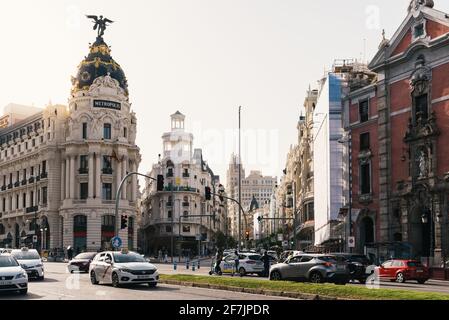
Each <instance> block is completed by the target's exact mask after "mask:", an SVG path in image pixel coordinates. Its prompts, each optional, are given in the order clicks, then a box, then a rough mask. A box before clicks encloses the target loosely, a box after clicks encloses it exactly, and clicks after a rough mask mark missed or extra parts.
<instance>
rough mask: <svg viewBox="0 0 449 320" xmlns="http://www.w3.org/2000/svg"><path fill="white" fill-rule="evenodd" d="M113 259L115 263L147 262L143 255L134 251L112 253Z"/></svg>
mask: <svg viewBox="0 0 449 320" xmlns="http://www.w3.org/2000/svg"><path fill="white" fill-rule="evenodd" d="M114 261H115V262H116V263H127V262H147V261H146V260H145V258H144V257H142V256H141V255H139V254H135V253H127V254H124V253H114Z"/></svg>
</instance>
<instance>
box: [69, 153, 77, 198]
mask: <svg viewBox="0 0 449 320" xmlns="http://www.w3.org/2000/svg"><path fill="white" fill-rule="evenodd" d="M75 167H76V165H75V156H71V157H70V199H75V186H76V185H75V170H76V169H75Z"/></svg>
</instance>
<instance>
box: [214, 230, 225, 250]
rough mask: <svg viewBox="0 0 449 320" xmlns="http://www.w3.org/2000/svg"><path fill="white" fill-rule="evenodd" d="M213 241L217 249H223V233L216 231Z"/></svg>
mask: <svg viewBox="0 0 449 320" xmlns="http://www.w3.org/2000/svg"><path fill="white" fill-rule="evenodd" d="M215 239H216V244H217V248H218V249H224V248H225V247H226V236H225V234H224V233H223V232H221V231H218V232H217V233H216V235H215Z"/></svg>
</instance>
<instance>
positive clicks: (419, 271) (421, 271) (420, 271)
mask: <svg viewBox="0 0 449 320" xmlns="http://www.w3.org/2000/svg"><path fill="white" fill-rule="evenodd" d="M416 272H417V273H423V272H424V270H416Z"/></svg>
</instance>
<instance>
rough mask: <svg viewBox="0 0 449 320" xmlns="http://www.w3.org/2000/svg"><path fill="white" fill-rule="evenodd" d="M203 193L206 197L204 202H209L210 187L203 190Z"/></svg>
mask: <svg viewBox="0 0 449 320" xmlns="http://www.w3.org/2000/svg"><path fill="white" fill-rule="evenodd" d="M204 193H205V196H206V200H211V199H212V193H211V190H210V187H206V188H204Z"/></svg>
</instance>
